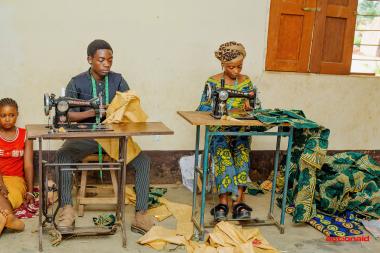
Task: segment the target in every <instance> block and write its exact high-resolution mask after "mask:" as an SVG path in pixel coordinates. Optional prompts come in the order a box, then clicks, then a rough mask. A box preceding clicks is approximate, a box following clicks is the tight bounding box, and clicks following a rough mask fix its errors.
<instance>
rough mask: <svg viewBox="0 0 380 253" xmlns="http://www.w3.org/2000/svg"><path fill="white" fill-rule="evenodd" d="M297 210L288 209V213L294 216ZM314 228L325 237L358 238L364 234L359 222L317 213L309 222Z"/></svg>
mask: <svg viewBox="0 0 380 253" xmlns="http://www.w3.org/2000/svg"><path fill="white" fill-rule="evenodd" d="M294 210H295V208H294V207H288V208H287V209H286V212H287V213H290V214H293V213H294ZM307 223H308V224H310V225H311V226H312V227H313V228H315V229H317V230H318V231H320V232H322V233H323V234H324V235H325V236H331V237H339V236H357V235H361V234H363V228H362V226H361V224H360V223H359V222H358V221H355V220H350V219H347V218H343V217H337V216H330V215H327V214H322V213H319V212H317V214H316V216H314V217H312V218H311V219H310V220H309V221H308V222H307Z"/></svg>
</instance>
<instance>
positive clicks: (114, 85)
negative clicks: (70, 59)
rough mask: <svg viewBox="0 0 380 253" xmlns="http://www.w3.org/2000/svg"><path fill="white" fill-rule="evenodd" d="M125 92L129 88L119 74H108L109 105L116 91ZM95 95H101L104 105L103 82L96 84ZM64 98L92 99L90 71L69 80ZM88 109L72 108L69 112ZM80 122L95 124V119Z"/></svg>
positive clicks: (86, 108)
mask: <svg viewBox="0 0 380 253" xmlns="http://www.w3.org/2000/svg"><path fill="white" fill-rule="evenodd" d="M127 90H129V86H128V84H127V82H126V81H125V80H124V78H123V76H122V75H121V74H119V73H115V72H112V71H111V72H109V73H108V94H109V103H111V101H112V99H113V98H114V97H115V95H116V91H121V92H124V91H127ZM96 93H97V95H99V94H100V93H102V97H103V104H106V101H105V99H106V97H105V94H106V93H105V83H104V80H103V81H101V82H99V83H97V84H96ZM65 96H66V97H72V98H79V99H84V100H90V99H92V98H93V94H92V81H91V74H90V70H88V71H85V72H83V73H81V74H79V75H77V76H74V77H73V78H71V80H70V82H69V83H68V84H67V86H66V92H65ZM89 109H90V108H88V107H80V108H72V109H70V111H76V112H83V111H87V110H89ZM81 122H83V123H95V122H96V119H95V117H93V118H88V119H86V120H83V121H81Z"/></svg>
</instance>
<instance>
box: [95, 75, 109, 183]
mask: <svg viewBox="0 0 380 253" xmlns="http://www.w3.org/2000/svg"><path fill="white" fill-rule="evenodd" d="M104 79H105V87H104V89H105V92H106V101H105V104H106V105H108V104H109V102H110V101H109V100H110V98H109V91H108V75H107V76H106V77H105V78H104ZM91 82H92V97H94V98H95V97H97V96H98V93H97V92H96V81H95V79H94V77H93V76H91ZM99 123H100V117H99V115H96V124H99ZM98 159H99V163H103V150H102V146H100V144H98ZM99 175H100V179H101V181H102V183H103V172H102V171H101V170H100V171H99Z"/></svg>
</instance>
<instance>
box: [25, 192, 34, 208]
mask: <svg viewBox="0 0 380 253" xmlns="http://www.w3.org/2000/svg"><path fill="white" fill-rule="evenodd" d="M29 204H34V196H33V194H32V193H31V192H27V193H25V195H24V205H29Z"/></svg>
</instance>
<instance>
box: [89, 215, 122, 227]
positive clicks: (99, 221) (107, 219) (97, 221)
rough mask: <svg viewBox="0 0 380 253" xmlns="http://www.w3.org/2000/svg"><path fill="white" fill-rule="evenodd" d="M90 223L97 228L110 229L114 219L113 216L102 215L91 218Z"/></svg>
mask: <svg viewBox="0 0 380 253" xmlns="http://www.w3.org/2000/svg"><path fill="white" fill-rule="evenodd" d="M92 221H93V222H94V225H95V226H98V227H112V226H113V225H115V221H116V217H115V215H113V214H102V215H99V216H98V217H93V218H92Z"/></svg>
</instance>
